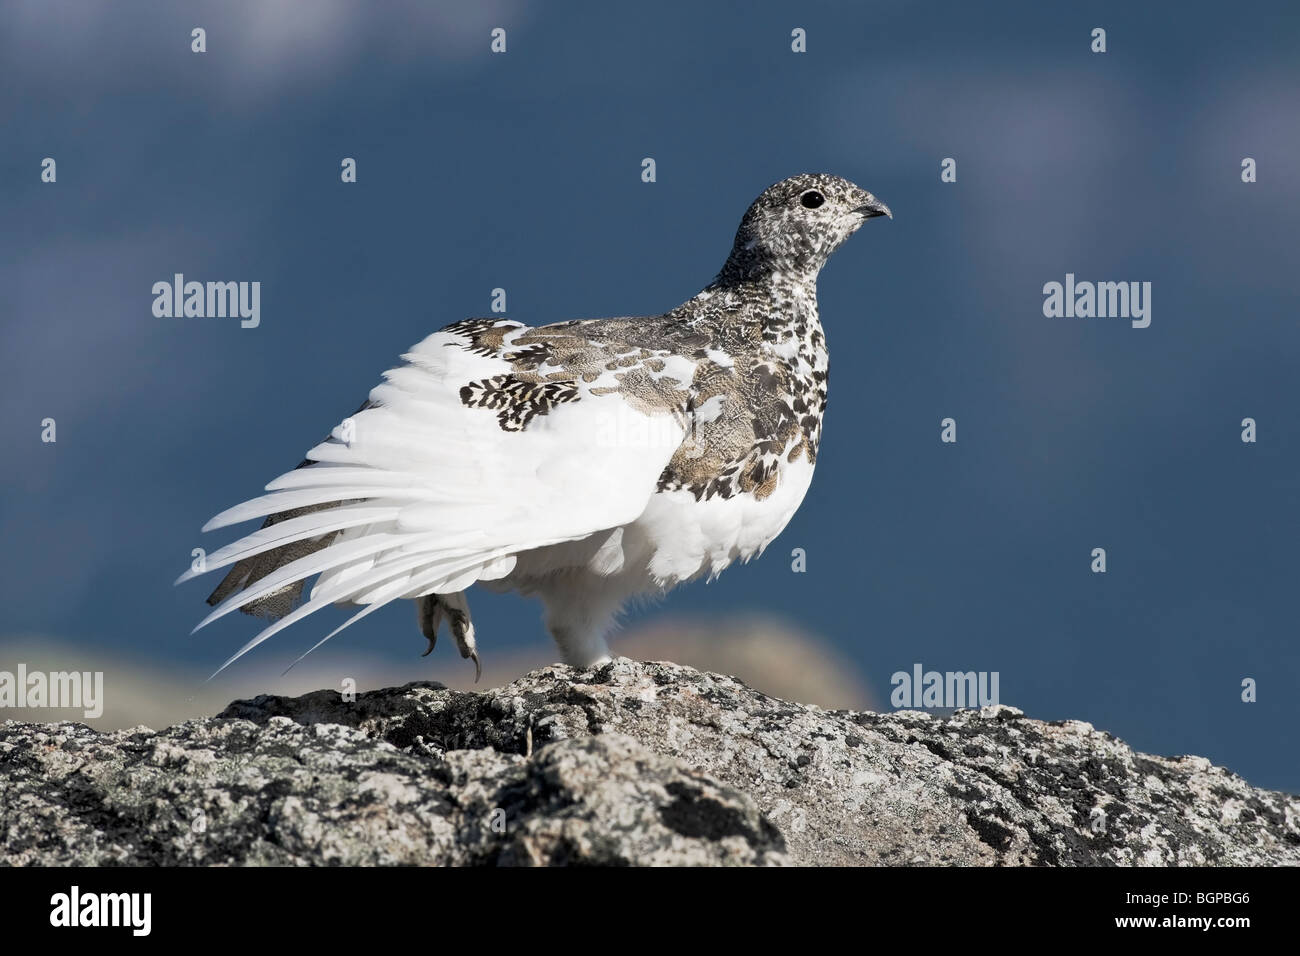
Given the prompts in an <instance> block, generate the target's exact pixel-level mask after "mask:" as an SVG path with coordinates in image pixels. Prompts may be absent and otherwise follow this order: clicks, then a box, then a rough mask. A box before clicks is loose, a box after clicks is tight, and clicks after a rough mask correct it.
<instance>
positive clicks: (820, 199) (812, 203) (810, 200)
mask: <svg viewBox="0 0 1300 956" xmlns="http://www.w3.org/2000/svg"><path fill="white" fill-rule="evenodd" d="M825 201H826V197H825V196H823V195H822V194H821V193H819V192H818V191H817V190H815V189H810V190H808V191H807V192H806V193H804V194H803V195H802V196H800V197H799V202H800V203H801V204H802V205H803V208H804V209H816V208H817V207H818V206H820V205H821V204H822V203H824V202H825Z"/></svg>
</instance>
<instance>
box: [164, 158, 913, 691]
mask: <svg viewBox="0 0 1300 956" xmlns="http://www.w3.org/2000/svg"><path fill="white" fill-rule="evenodd" d="M874 216H891V214H890V211H889V208H888V207H887V206H885V204H884V203H882V202H880V201H879V200H877V199H876V198H875V197H874V196H873V195H871V193H869V192H867V191H866V190H863V189H860V188H858V187H857V186H855V185H853V183H851V182H848V181H847V180H844V179H841V178H839V177H838V176H828V175H801V176H795V177H793V178H791V179H787V180H784V181H782V182H779V183H777V184H775V185H774V186H771V187H770V188H768V189H767V190H765V191H764V192H763V194H762V195H761V196H759V197H758V199H756V200H755V201H754V204H753V205H752V206H750V207H749V210H748V211H747V212H746V213H745V218H744V219H743V220H741V223H740V228H739V230H738V231H737V232H736V241H735V244H734V245H733V247H732V250H731V255H730V256H729V257H728V258H727V261H726V264H725V265H723V267H722V271H721V272H719V273H718V275H717V277H716V278H715V279H714V280H713V281H712V282H711V283H709V285H708V287H707V288H705V289H704V291H703V292H701V293H699V295H697V296H695V297H694V298H692V299H690V300H688V301H687V302H685V303H683V304H682V305H679V306H678V307H677V308H675V309H673V310H672V311H671V312H666V313H664V314H663V315H657V316H650V317H646V318H618V319H583V320H579V321H573V322H560V323H557V324H555V325H546V326H541V327H538V328H530V327H529V326H526V325H523V324H522V323H519V322H515V321H511V320H507V319H504V318H490V319H466V320H464V321H462V322H457V323H455V324H453V325H449V326H447V327H446V328H444V329H442V330H441V331H439V332H435V333H434V334H433V335H430V336H429V337H428V338H426V339H425V340H424V341H422V342H420V343H419V344H418V345H416V346H415V347H414V348H412V349H411V351H410V352H408V353H407V354H406V355H404V356H402V358H403V359H404V361H405V364H403V365H401V366H399V367H398V368H395V369H392V370H390V371H388V372H386V373H385V374H384V383H383V384H382V385H379V386H378V387H376V388H375V389H374V390H373V391H371V393H370V398H369V400H368V401H367V402H366V403H365V404H364V405H362V406H361V408H360V409H358V410H357V412H356V413H355V414H353V415H352V416H350V417H349V418H346V419H344V420H343V421H342V422H341V423H340V424H339V425H338V426H337V427H336V428H335V429H334V430H333V432H331V434H330V437H329V438H328V439H327V440H326V441H324V442H322V443H321V444H319V445H317V446H316V447H315V448H313V449H311V450H310V451H309V452H307V458H306V460H305V461H303V463H302V464H301V465H299V466H298V467H297V468H296V469H294V470H293V471H290V472H287V473H285V474H283V475H281V476H280V477H279V478H276V479H275V480H274V481H272V482H271V483H270V484H269V485H267V486H266V491H267V492H268V494H265V495H263V496H261V497H258V498H254V499H252V500H251V501H246V502H244V503H243V504H240V505H237V506H235V507H234V508H231V509H229V510H227V511H223V512H222V513H221V514H219V515H217V516H216V517H215V518H213V519H212V520H211V521H209V522H208V523H207V525H205V526H204V529H203V530H204V531H208V530H211V529H213V528H223V527H225V526H227V525H232V524H236V523H238V522H242V521H247V520H249V519H253V518H265V519H266V520H265V522H264V523H263V524H262V526H261V528H260V530H258V531H254V532H252V533H251V534H249V535H247V536H246V537H243V538H240V539H239V540H238V541H236V542H234V543H233V544H230V545H227V546H226V547H224V548H221V549H220V550H218V551H216V552H214V553H213V554H211V555H209V556H208V557H207V558H206V561H205V563H204V564H203V565H201V566H200V569H199V570H198V571H194V570H191V571H189V572H187V573H186V574H183V575H182V576H181V578H180V579H179V580H180V581H184V580H188V579H189V578H191V577H194V576H195V575H196V573H202V572H203V571H210V570H215V569H217V568H222V567H225V566H227V565H231V564H233V565H234V567H233V568H231V570H230V572H229V573H228V574H227V575H226V577H225V579H224V580H223V581H222V582H221V584H220V585H219V586H218V587H217V589H216V590H215V591H213V592H212V595H211V596H210V597H209V598H208V603H209V604H212V605H215V607H214V609H213V611H212V612H211V613H210V614H209V615H208V616H207V617H206V618H205V619H204V620H203V621H202V622H201V623H200V624H199V627H202V626H203V625H205V624H207V623H209V622H210V621H213V620H215V619H216V618H219V617H222V616H223V615H225V614H227V613H229V612H230V611H234V610H236V609H238V610H242V611H244V612H245V613H248V614H255V615H258V616H261V617H267V618H271V619H273V620H274V621H275V623H273V624H271V625H270V626H269V627H267V628H266V629H265V630H263V631H262V632H261V633H260V634H258V635H257V636H256V637H255V638H253V640H251V641H249V642H248V643H247V644H246V645H244V647H243V648H242V649H240V650H239V651H238V652H237V653H236V654H235V655H233V656H232V657H231V658H230V659H229V660H228V661H226V663H225V664H223V665H222V669H224V668H225V667H226V666H228V665H229V664H231V663H232V662H233V661H235V660H236V659H238V658H239V657H240V656H242V655H243V654H245V653H247V652H248V651H249V650H251V649H252V648H253V647H255V646H257V645H258V644H260V643H261V642H262V641H264V640H266V639H267V638H269V637H270V636H271V635H272V634H274V633H276V632H277V631H279V630H281V629H282V628H284V627H287V626H288V625H290V624H292V623H294V622H295V621H298V620H301V619H302V618H304V617H306V616H307V615H309V614H311V613H312V612H313V611H316V610H319V609H320V608H322V607H324V606H325V605H327V604H352V605H360V606H362V610H361V611H359V612H357V613H356V614H354V615H353V616H352V617H351V618H349V619H348V620H347V621H346V622H345V623H344V624H343V625H342V626H341V627H339V628H338V629H337V630H335V631H334V632H332V633H331V634H330V635H328V636H327V637H326V638H325V639H324V640H328V639H329V638H330V637H333V636H334V634H337V633H338V631H340V630H342V629H343V628H344V627H347V626H348V624H351V623H352V622H353V621H355V620H357V619H359V618H361V617H364V616H365V615H367V614H369V613H371V612H372V611H374V610H376V609H378V608H380V607H382V606H383V605H385V604H387V603H388V602H390V601H394V600H397V599H399V598H406V599H411V600H414V601H415V603H416V611H417V616H418V618H419V623H420V628H421V630H422V631H423V633H424V636H425V637H426V638H428V641H429V648H428V650H432V649H433V646H434V642H435V640H436V639H437V633H438V628H439V626H440V624H441V622H442V621H443V620H444V619H446V621H447V622H448V625H449V629H450V631H451V634H452V636H453V638H454V639H455V641H456V643H457V646H458V647H459V649H460V653H461V656H462V657H468V658H472V659H473V660H474V664H475V666H476V667H477V666H478V663H479V660H478V650H477V644H476V641H475V637H474V627H473V625H472V624H471V622H470V616H469V605H468V604H467V602H466V600H465V594H464V592H465V589H466V588H468V587H469V586H470V585H471V584H474V583H479V584H482V585H484V586H485V587H488V588H491V589H494V590H500V591H507V590H516V591H520V592H521V593H523V594H527V595H537V596H538V597H539V598H541V600H542V602H543V604H544V605H545V608H546V623H547V627H548V628H549V629H550V632H551V635H552V636H553V637H554V638H555V642H556V643H557V644H558V645H559V646H560V651H561V653H562V654H563V656H564V659H565V661H567V662H568V663H570V664H575V665H578V666H581V667H587V666H591V665H593V664H597V663H600V662H601V661H604V660H607V659H608V658H609V648H608V646H607V645H606V643H605V636H606V632H607V630H608V629H609V627H610V626H611V623H612V621H613V619H614V616H615V614H616V613H617V612H618V609H619V608H620V607H621V606H622V605H623V604H624V603H625V602H626V601H627V600H628V599H629V598H632V597H634V596H637V595H643V594H662V593H663V592H665V591H667V590H668V589H669V588H671V587H673V586H674V585H677V584H680V583H682V582H684V581H690V580H693V579H695V578H699V577H701V576H703V575H708V576H709V577H715V576H717V575H718V574H720V573H721V572H722V570H723V569H724V568H726V567H727V566H728V565H730V564H731V563H732V562H734V561H738V560H739V561H747V560H749V559H750V558H752V557H754V556H755V555H757V554H760V553H761V552H762V551H763V549H764V548H765V547H766V546H767V545H768V543H769V542H770V541H771V540H772V539H773V538H775V537H776V536H777V534H779V533H780V532H781V530H782V529H783V528H784V527H785V526H786V523H787V522H788V521H789V520H790V518H791V516H793V514H794V512H795V509H797V508H798V507H799V504H800V502H801V501H802V500H803V497H804V493H805V492H806V491H807V490H808V484H809V482H810V481H811V480H812V473H813V466H814V465H815V464H816V461H817V446H818V442H819V440H820V437H821V426H822V413H823V412H824V411H825V408H826V372H827V353H826V339H825V337H824V336H823V334H822V327H821V322H820V320H819V319H818V315H817V273H818V271H819V270H820V269H821V267H822V266H823V265H824V264H825V262H826V260H827V258H828V257H829V256H830V254H831V253H832V252H834V251H835V250H836V248H838V247H839V246H840V244H842V243H843V242H844V241H845V240H846V239H848V238H849V236H851V235H853V233H854V232H856V231H857V230H858V227H860V226H861V225H862V223H863V222H865V221H866V220H867V219H870V218H872V217H874ZM891 218H892V216H891ZM313 576H315V577H316V581H315V584H314V585H313V587H312V589H311V592H310V595H309V599H308V600H307V601H306V602H305V603H304V602H302V601H301V598H302V590H303V586H304V583H305V582H306V580H307V579H308V578H311V577H313ZM178 583H179V582H178ZM197 629H198V628H195V630H197ZM323 642H324V641H322V642H320V643H323ZM316 646H319V644H317V645H316ZM313 649H314V648H313ZM428 650H426V651H425V653H428Z"/></svg>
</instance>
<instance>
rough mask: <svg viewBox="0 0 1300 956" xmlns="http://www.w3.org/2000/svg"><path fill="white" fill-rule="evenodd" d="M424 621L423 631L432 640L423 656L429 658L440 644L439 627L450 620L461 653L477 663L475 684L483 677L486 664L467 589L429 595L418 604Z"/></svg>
mask: <svg viewBox="0 0 1300 956" xmlns="http://www.w3.org/2000/svg"><path fill="white" fill-rule="evenodd" d="M415 609H416V616H417V617H418V618H419V621H420V632H421V633H422V634H424V636H425V638H426V639H427V640H428V641H429V646H428V647H426V648H425V649H424V653H423V654H421V655H420V656H421V657H427V656H428V655H429V653H430V652H431V651H432V650H433V649H434V647H435V646H436V645H437V643H438V628H439V627H440V626H441V625H442V621H443V618H446V619H447V623H448V626H449V629H450V630H451V636H452V638H453V639H454V640H455V641H456V647H457V648H458V649H459V650H460V656H461V657H465V658H469V659H470V660H472V661H473V662H474V683H476V684H477V683H478V681H479V678H480V677H482V676H483V665H482V663H481V662H480V661H479V657H478V642H477V641H475V640H474V622H473V621H471V620H470V616H469V602H468V601H467V600H465V592H464V591H457V592H456V593H455V594H426V595H425V596H424V597H422V598H420V599H419V600H418V601H417V602H416V605H415Z"/></svg>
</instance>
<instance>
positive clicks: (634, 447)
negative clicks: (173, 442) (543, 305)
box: [177, 322, 693, 673]
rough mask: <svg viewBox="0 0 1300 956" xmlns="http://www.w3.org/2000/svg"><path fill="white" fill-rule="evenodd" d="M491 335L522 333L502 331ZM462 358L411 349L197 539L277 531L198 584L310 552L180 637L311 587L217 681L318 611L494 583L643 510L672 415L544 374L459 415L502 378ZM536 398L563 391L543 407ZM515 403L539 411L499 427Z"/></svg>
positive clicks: (435, 345)
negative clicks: (252, 563) (321, 438)
mask: <svg viewBox="0 0 1300 956" xmlns="http://www.w3.org/2000/svg"><path fill="white" fill-rule="evenodd" d="M500 325H502V326H509V327H510V328H511V329H514V328H518V329H519V330H520V331H527V329H525V327H523V326H519V325H518V324H517V323H505V322H503V323H500ZM453 328H455V327H453ZM469 347H470V342H469V340H468V339H467V338H466V337H465V336H464V335H463V334H461V333H458V332H455V331H447V330H444V331H442V332H437V333H434V334H433V335H431V336H429V337H428V338H426V339H425V340H424V341H423V342H421V343H420V344H419V345H417V346H415V347H414V348H413V349H412V350H411V351H410V352H409V353H407V354H406V355H404V356H403V359H405V361H406V364H405V365H403V366H400V367H398V368H396V369H392V370H390V371H389V372H387V373H385V375H384V378H385V383H384V384H382V385H380V386H378V387H376V388H375V389H374V390H373V391H372V392H371V393H370V401H369V402H368V403H367V405H366V406H364V407H363V408H362V410H360V411H358V412H357V413H356V414H355V415H353V416H351V418H349V419H345V420H344V421H343V422H342V423H340V425H339V426H337V427H336V428H335V429H334V431H333V432H332V433H331V436H330V438H329V440H327V441H325V442H323V443H321V444H319V445H317V446H316V447H315V448H313V449H311V451H309V452H308V453H307V458H308V459H309V460H310V461H311V462H313V463H311V464H306V463H304V465H303V466H302V467H299V468H297V469H295V470H294V471H290V472H287V473H286V474H283V475H281V476H280V477H278V478H276V479H275V480H274V481H272V482H271V483H270V484H268V485H267V486H266V490H267V492H269V493H268V494H266V495H263V496H261V497H258V498H254V499H252V500H251V501H246V502H244V503H243V504H240V505H237V506H235V507H233V508H231V509H229V510H227V511H224V512H222V513H221V514H219V515H217V516H216V517H215V518H213V519H212V520H211V521H209V522H208V523H207V525H205V526H204V530H205V531H208V530H212V529H214V528H221V527H225V526H227V525H231V524H236V523H239V522H242V521H247V520H250V519H253V518H261V517H264V516H278V518H279V520H278V521H277V523H274V524H268V525H266V526H264V527H263V528H261V529H260V530H257V531H254V532H252V533H251V534H248V535H247V536H245V537H243V538H241V539H239V540H238V541H235V542H234V543H232V544H230V545H227V546H226V547H224V548H221V549H220V550H218V551H216V552H214V553H213V554H212V555H210V556H209V557H208V558H207V559H206V566H205V567H204V568H203V571H204V572H206V571H211V570H216V569H218V568H222V567H225V566H227V565H230V564H234V563H236V562H240V561H245V560H247V559H249V558H252V557H255V556H257V555H264V554H266V553H267V552H270V551H273V550H275V549H279V548H285V547H286V546H287V545H300V544H301V543H304V542H306V543H309V545H310V546H308V547H299V550H298V552H295V551H294V550H293V549H292V548H286V550H285V551H284V552H281V553H283V554H290V555H292V554H294V553H302V556H301V557H296V558H294V559H293V560H288V562H287V563H284V564H282V565H280V566H279V567H275V568H274V570H272V571H271V572H270V573H267V574H265V576H262V577H260V578H259V579H256V580H243V581H236V582H235V583H234V586H235V587H241V586H242V589H240V590H235V591H234V592H233V593H230V594H229V596H228V597H225V599H224V600H222V601H221V602H220V603H219V604H218V605H217V606H216V607H215V608H214V609H213V611H212V612H211V613H210V614H209V615H208V616H207V617H206V618H205V619H204V620H203V621H202V622H200V624H199V625H198V627H196V628H195V630H198V628H199V627H203V626H204V625H206V624H208V623H210V622H211V621H214V620H216V619H217V618H219V617H222V616H224V615H226V614H228V613H230V612H231V611H234V610H236V609H239V608H242V607H245V606H247V605H249V604H252V603H254V602H257V601H259V600H263V599H266V598H267V597H268V596H269V595H273V594H275V593H276V592H280V591H282V590H283V589H285V588H288V587H291V586H293V585H295V584H296V583H297V582H301V581H303V580H305V579H306V578H309V577H311V576H312V575H317V574H319V575H320V577H319V579H318V580H317V582H316V584H315V586H314V587H313V588H312V591H311V596H310V600H309V601H307V602H306V603H304V604H303V605H302V606H301V607H298V608H297V609H296V610H293V611H292V613H288V614H286V615H285V616H284V617H282V618H281V619H280V620H279V621H277V622H276V623H275V624H273V625H271V626H270V627H268V628H267V629H266V630H264V631H263V632H262V633H260V634H259V635H258V636H257V637H255V638H254V639H253V640H251V641H249V642H248V644H246V645H245V646H244V647H243V648H241V649H240V651H239V652H238V653H236V654H235V655H233V656H232V657H231V658H230V660H228V661H226V663H225V664H223V665H222V669H224V668H225V667H226V666H229V664H231V663H233V662H234V661H235V660H237V659H238V658H239V657H241V656H242V655H243V654H245V653H246V652H247V651H249V650H251V649H252V648H253V647H255V646H257V645H258V644H260V643H261V642H262V641H264V640H266V639H267V638H269V637H270V636H272V635H273V634H274V633H276V632H278V631H279V630H281V629H282V628H284V627H287V626H288V625H289V624H292V623H294V622H295V621H298V620H301V619H302V618H303V617H306V616H307V615H309V614H311V613H313V612H314V611H316V610H319V609H320V608H321V607H324V606H325V605H326V604H330V603H352V604H365V605H371V607H370V608H368V609H367V610H366V611H363V612H362V615H363V614H366V613H369V611H370V610H374V609H375V608H376V607H378V606H380V605H382V604H385V603H387V602H389V601H392V600H396V599H398V598H415V597H419V596H421V595H425V594H434V593H452V592H455V591H460V590H463V589H464V588H466V587H468V586H469V585H470V584H472V583H473V582H475V581H478V580H491V579H494V578H501V577H505V576H506V575H508V574H509V573H510V571H511V570H512V569H513V568H514V564H515V557H514V556H515V555H516V554H518V553H520V552H523V551H528V550H531V549H533V548H539V547H543V546H546V545H551V544H557V543H560V542H563V541H573V540H577V539H581V538H584V537H586V536H588V535H590V534H593V533H595V532H598V531H602V530H606V529H610V528H614V527H618V526H620V525H623V524H627V523H628V522H631V521H633V520H635V519H636V518H637V517H638V516H639V515H640V514H641V512H642V511H643V510H644V509H645V507H646V504H647V502H648V501H649V500H650V498H651V496H652V495H653V494H654V492H655V488H656V482H657V480H658V478H659V476H660V473H661V472H662V471H663V469H664V466H665V465H666V464H667V463H668V461H669V459H670V458H671V457H672V455H673V453H674V451H675V450H676V449H677V448H678V446H679V445H680V444H681V442H682V439H683V437H684V429H683V426H682V424H681V420H680V417H679V416H676V415H673V414H671V413H666V412H663V411H660V412H658V413H652V414H647V413H646V412H645V411H644V410H639V409H638V408H634V407H633V405H632V404H630V403H629V402H628V401H627V400H626V399H625V398H624V397H623V396H622V395H620V394H618V393H617V392H616V391H610V390H608V387H609V386H610V385H611V384H617V383H612V382H611V381H609V380H607V379H606V378H605V377H603V376H602V378H601V379H599V380H596V381H592V382H585V381H582V379H581V378H580V377H578V378H570V379H568V380H567V381H560V380H559V374H558V373H555V370H554V369H553V368H551V367H548V368H547V369H545V371H546V372H547V373H549V374H551V375H553V376H554V381H555V384H553V385H552V383H548V382H545V381H541V382H539V383H538V384H537V385H536V389H535V391H534V393H529V391H528V383H520V385H519V388H518V389H516V390H515V392H514V394H512V395H501V396H494V397H489V398H487V399H485V400H484V402H485V404H484V405H483V406H481V407H467V405H466V404H465V400H463V398H462V390H463V389H465V388H467V387H468V386H469V385H470V384H471V383H474V382H482V381H484V380H493V379H496V380H500V379H499V378H497V377H500V376H512V373H513V371H514V366H512V365H511V363H510V362H509V361H508V360H507V359H506V358H503V357H501V353H498V354H482V351H483V350H477V351H470V350H469ZM507 354H508V353H507ZM670 360H671V361H673V362H674V365H673V367H672V369H671V371H673V372H675V373H676V374H678V375H680V376H683V377H684V379H685V381H690V377H689V376H690V371H691V369H692V368H693V365H692V363H689V361H688V360H686V359H681V360H672V359H671V357H670ZM535 377H537V378H545V377H546V376H535ZM548 389H550V390H551V391H552V392H554V391H555V390H556V389H560V390H567V391H564V392H563V395H562V401H559V402H557V403H554V404H550V405H547V404H546V403H547V398H546V395H547V390H548ZM593 389H596V390H595V391H593ZM530 400H532V401H534V402H537V401H540V402H541V403H542V405H543V406H544V407H545V410H544V411H540V412H536V413H535V414H534V415H533V417H531V418H529V419H528V420H527V423H526V427H523V428H522V430H513V431H508V430H505V428H504V427H503V419H502V417H501V414H502V412H501V408H502V405H501V403H502V402H508V401H516V402H525V403H526V402H528V401H530ZM533 407H534V409H536V408H537V406H536V405H534V406H533ZM300 509H306V510H300ZM286 513H287V515H288V516H287V515H286ZM196 573H203V572H195V571H189V572H187V573H185V574H183V575H182V576H181V577H180V578H179V579H178V582H177V583H179V582H180V581H185V580H189V579H190V578H192V577H195V576H196ZM220 593H221V591H220V589H219V591H218V592H217V594H220ZM217 594H214V597H216V596H217ZM360 616H361V615H357V617H360ZM353 619H354V620H355V619H356V618H353ZM348 623H351V621H349V622H348ZM344 626H346V624H345V625H344ZM340 630H341V628H340ZM218 673H219V671H218Z"/></svg>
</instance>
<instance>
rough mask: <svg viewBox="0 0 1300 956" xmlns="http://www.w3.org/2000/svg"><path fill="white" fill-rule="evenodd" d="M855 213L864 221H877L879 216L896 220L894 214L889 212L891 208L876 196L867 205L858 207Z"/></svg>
mask: <svg viewBox="0 0 1300 956" xmlns="http://www.w3.org/2000/svg"><path fill="white" fill-rule="evenodd" d="M853 211H854V212H856V213H857V214H858V215H859V216H861V217H862V218H863V219H875V218H876V217H877V216H888V217H889V218H890V219H893V218H894V214H893V213H892V212H890V211H889V207H888V206H886V205H885V204H884V203H883V202H881V201H880V200H879V199H877V198H876V197H875V196H871V197H870V198H869V199H868V200H867V201H866V202H865V203H863V204H862V205H861V206H858V207H857V208H856V209H854V210H853Z"/></svg>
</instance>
